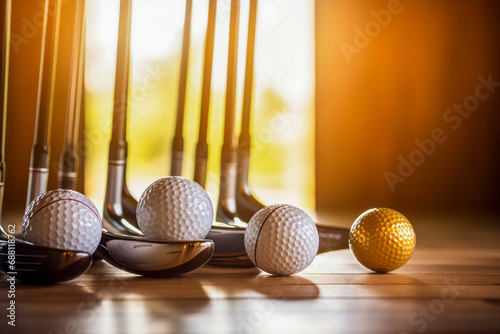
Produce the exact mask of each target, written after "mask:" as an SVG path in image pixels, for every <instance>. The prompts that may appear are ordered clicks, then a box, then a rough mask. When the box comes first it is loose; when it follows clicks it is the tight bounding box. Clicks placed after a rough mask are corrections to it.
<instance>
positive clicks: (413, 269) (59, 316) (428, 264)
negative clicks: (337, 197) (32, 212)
mask: <svg viewBox="0 0 500 334" xmlns="http://www.w3.org/2000/svg"><path fill="white" fill-rule="evenodd" d="M410 217H411V219H412V222H413V224H414V227H415V230H416V233H417V248H416V251H415V254H414V255H413V257H412V259H411V260H410V262H409V263H408V264H407V265H406V266H404V267H403V268H401V269H399V270H397V271H395V272H393V273H391V274H373V273H370V272H367V271H365V270H364V269H362V268H361V267H359V265H357V264H356V262H355V261H354V260H353V258H352V257H351V255H350V253H349V251H348V250H342V251H337V252H331V253H326V254H323V255H320V256H318V257H317V258H316V260H315V261H314V262H313V264H312V265H311V266H310V267H309V268H308V269H307V270H305V271H304V272H302V273H301V274H299V275H295V276H290V277H271V276H269V275H266V274H263V273H260V272H259V271H258V270H256V269H225V268H216V267H209V266H205V267H203V268H200V269H198V270H196V271H194V272H192V273H189V274H187V275H184V276H181V277H177V278H173V279H146V278H142V277H138V276H134V275H131V274H127V273H123V272H120V271H118V270H116V269H114V268H113V267H111V266H110V265H108V264H106V263H103V262H100V263H96V264H94V265H93V267H92V268H91V270H90V271H89V272H87V273H86V274H84V275H83V276H81V277H79V278H77V279H75V280H73V281H71V282H67V283H65V284H58V285H49V286H30V285H25V284H22V283H21V282H18V283H17V285H16V298H15V301H16V327H15V330H14V329H13V328H12V327H10V326H8V325H7V318H6V316H5V313H6V307H7V296H6V294H7V282H6V279H7V276H5V275H2V276H0V280H1V282H0V289H1V291H2V292H1V298H0V309H1V311H0V329H1V330H0V332H1V333H53V334H59V333H106V334H112V333H134V334H137V333H168V332H175V333H263V332H267V333H500V217H498V216H472V215H457V216H451V215H428V216H425V215H413V216H410ZM351 220H352V219H351ZM322 221H323V222H326V221H328V222H329V223H332V224H336V225H343V226H348V225H349V220H348V219H342V218H339V217H329V218H324V217H323V219H322Z"/></svg>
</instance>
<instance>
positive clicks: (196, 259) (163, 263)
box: [96, 229, 215, 278]
mask: <svg viewBox="0 0 500 334" xmlns="http://www.w3.org/2000/svg"><path fill="white" fill-rule="evenodd" d="M214 247H215V246H214V242H213V241H212V240H206V239H202V240H186V241H165V240H157V239H149V238H145V237H140V236H130V235H120V234H114V233H109V232H108V231H106V230H104V229H103V232H102V238H101V242H100V244H99V246H98V247H97V250H96V254H97V255H99V256H100V257H101V258H103V259H104V260H105V261H106V262H108V263H110V264H111V265H113V266H115V267H116V268H118V269H121V270H124V271H126V272H129V273H132V274H137V275H142V276H147V277H158V278H160V277H172V276H177V275H181V274H184V273H187V272H189V271H192V270H194V269H197V268H199V267H201V266H203V265H204V264H205V263H207V262H208V261H209V260H210V258H211V257H212V255H213V253H214Z"/></svg>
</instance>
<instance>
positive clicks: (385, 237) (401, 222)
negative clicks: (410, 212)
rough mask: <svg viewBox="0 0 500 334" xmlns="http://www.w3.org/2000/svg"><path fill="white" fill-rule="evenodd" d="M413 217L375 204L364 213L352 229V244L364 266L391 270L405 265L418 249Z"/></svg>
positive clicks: (380, 270) (356, 257)
mask: <svg viewBox="0 0 500 334" xmlns="http://www.w3.org/2000/svg"><path fill="white" fill-rule="evenodd" d="M415 242H416V236H415V231H414V230H413V226H412V225H411V223H410V221H409V220H408V219H407V218H406V217H405V216H403V215H402V214H401V213H399V212H397V211H396V210H392V209H387V208H375V209H371V210H368V211H366V212H364V213H363V214H361V216H359V217H358V218H357V219H356V221H355V222H354V224H353V225H352V227H351V231H350V232H349V248H350V249H351V253H352V255H353V256H354V258H355V259H356V261H357V262H358V263H359V264H360V265H361V266H363V267H365V268H367V269H370V270H373V271H378V272H388V271H392V270H396V269H398V268H399V267H401V266H402V265H404V264H405V263H406V262H408V260H409V259H410V257H411V256H412V254H413V251H414V250H415Z"/></svg>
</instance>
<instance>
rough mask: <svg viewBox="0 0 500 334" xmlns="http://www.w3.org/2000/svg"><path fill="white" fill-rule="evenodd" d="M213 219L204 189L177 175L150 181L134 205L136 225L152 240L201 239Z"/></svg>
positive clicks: (208, 199) (212, 209) (212, 210)
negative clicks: (135, 205)
mask: <svg viewBox="0 0 500 334" xmlns="http://www.w3.org/2000/svg"><path fill="white" fill-rule="evenodd" d="M213 219H214V208H213V206H212V202H211V201H210V197H209V196H208V194H207V192H206V191H205V190H204V189H203V188H202V187H201V186H200V185H199V184H198V183H196V182H194V181H191V180H189V179H186V178H184V177H181V176H168V177H164V178H161V179H159V180H157V181H155V182H153V183H152V184H151V185H150V186H149V187H148V188H147V189H146V190H145V191H144V193H143V194H142V196H141V198H140V199H139V203H138V204H137V222H138V224H139V228H140V229H141V231H142V233H144V235H145V236H147V237H149V238H154V239H164V240H192V239H202V238H204V237H205V236H206V235H207V234H208V232H209V231H210V228H211V227H212V222H213Z"/></svg>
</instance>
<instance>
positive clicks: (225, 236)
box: [207, 0, 349, 266]
mask: <svg viewBox="0 0 500 334" xmlns="http://www.w3.org/2000/svg"><path fill="white" fill-rule="evenodd" d="M257 2H258V0H250V10H249V20H248V38H247V55H246V67H245V83H244V95H243V112H242V124H241V133H240V137H239V142H238V170H237V181H236V212H237V213H238V216H239V217H240V218H241V220H242V221H243V222H248V221H250V219H251V218H252V217H253V215H254V214H255V213H256V212H257V211H259V210H260V209H262V208H263V207H265V204H263V203H261V202H260V201H259V200H258V199H257V198H255V196H254V195H253V194H252V190H251V188H250V185H249V182H248V172H249V164H250V149H251V137H250V116H251V107H252V90H253V89H252V88H253V75H254V54H255V32H256V22H257ZM238 225H239V226H234V227H233V226H224V224H220V223H219V224H217V223H214V228H213V229H212V230H211V231H210V233H209V235H208V236H207V238H209V239H212V240H214V241H215V244H216V245H217V247H216V252H215V254H214V257H213V258H212V260H210V264H213V265H220V266H252V265H253V264H252V262H251V261H250V259H249V258H248V256H247V255H246V252H245V245H244V234H245V227H246V225H245V224H241V223H240V224H238ZM317 228H318V233H319V237H320V247H319V249H318V254H321V253H325V252H329V251H332V250H338V249H344V248H348V242H347V240H348V235H349V230H348V229H342V228H335V227H326V226H318V225H317Z"/></svg>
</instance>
